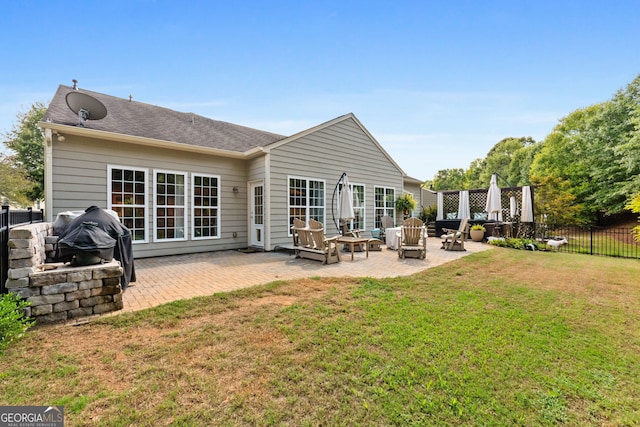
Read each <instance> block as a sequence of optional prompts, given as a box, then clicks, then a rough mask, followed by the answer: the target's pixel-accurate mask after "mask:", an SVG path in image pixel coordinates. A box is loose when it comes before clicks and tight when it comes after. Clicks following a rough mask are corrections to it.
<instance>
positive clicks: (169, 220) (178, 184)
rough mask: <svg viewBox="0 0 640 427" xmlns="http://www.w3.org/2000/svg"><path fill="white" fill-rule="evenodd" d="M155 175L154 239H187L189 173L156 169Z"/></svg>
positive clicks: (161, 240) (158, 240)
mask: <svg viewBox="0 0 640 427" xmlns="http://www.w3.org/2000/svg"><path fill="white" fill-rule="evenodd" d="M154 177H155V182H154V191H153V208H154V222H153V234H154V240H155V241H157V242H166V241H170V240H186V238H187V236H186V230H185V227H186V223H187V207H186V203H187V197H186V189H187V175H186V174H185V173H184V172H175V171H165V170H155V171H154Z"/></svg>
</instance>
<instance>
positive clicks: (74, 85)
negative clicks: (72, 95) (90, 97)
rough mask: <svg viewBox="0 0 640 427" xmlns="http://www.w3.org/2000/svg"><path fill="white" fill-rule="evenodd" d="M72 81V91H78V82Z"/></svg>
mask: <svg viewBox="0 0 640 427" xmlns="http://www.w3.org/2000/svg"><path fill="white" fill-rule="evenodd" d="M71 81H72V82H73V88H72V89H73V90H78V80H76V79H73V80H71Z"/></svg>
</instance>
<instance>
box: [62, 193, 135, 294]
mask: <svg viewBox="0 0 640 427" xmlns="http://www.w3.org/2000/svg"><path fill="white" fill-rule="evenodd" d="M83 222H88V223H93V224H96V226H97V227H98V228H100V229H102V230H103V231H105V232H106V233H107V234H108V235H109V236H110V237H111V238H112V239H115V241H116V244H115V246H114V247H113V249H114V252H113V258H115V259H117V260H118V261H120V264H121V265H122V270H123V272H122V279H121V282H122V290H125V288H126V287H127V285H128V284H129V283H130V282H135V281H136V272H135V267H134V265H133V247H132V244H131V242H132V238H131V232H130V231H129V229H128V228H127V227H125V226H124V225H122V223H121V222H120V221H118V220H117V219H116V218H115V217H114V216H113V215H111V214H110V213H108V212H107V211H105V210H103V209H100V208H99V207H98V206H91V207H89V208H87V210H85V211H84V213H83V214H82V215H80V216H79V217H77V218H74V219H73V221H71V223H70V224H69V225H68V226H67V228H66V230H65V231H64V233H63V234H62V235H60V239H61V240H62V239H64V238H65V236H68V235H69V234H70V233H71V231H72V230H74V229H76V228H78V227H80V226H81V225H82V223H83ZM68 260H70V258H68ZM63 261H64V259H63Z"/></svg>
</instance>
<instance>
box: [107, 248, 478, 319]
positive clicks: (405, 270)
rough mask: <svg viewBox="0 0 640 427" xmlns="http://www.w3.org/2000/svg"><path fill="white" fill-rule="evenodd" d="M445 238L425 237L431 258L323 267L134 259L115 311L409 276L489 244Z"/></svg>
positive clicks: (389, 256) (228, 259)
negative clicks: (285, 285)
mask: <svg viewBox="0 0 640 427" xmlns="http://www.w3.org/2000/svg"><path fill="white" fill-rule="evenodd" d="M440 245H441V239H439V238H429V239H428V240H427V257H426V259H424V260H421V259H411V258H407V259H400V258H398V254H397V252H396V251H394V250H390V249H387V248H386V247H385V246H382V251H379V252H369V258H368V259H367V258H366V255H365V253H364V252H356V254H355V258H354V260H353V261H351V254H350V253H348V252H342V253H341V258H342V261H341V262H339V263H336V264H330V265H322V264H320V262H318V261H313V260H307V259H296V258H295V257H294V256H293V255H291V254H288V253H286V252H280V251H278V252H256V253H243V252H240V251H218V252H207V253H200V254H191V255H177V256H167V257H157V258H145V259H137V260H135V268H136V276H137V281H136V282H135V283H131V285H130V286H129V287H128V288H127V290H126V291H125V293H124V308H123V309H122V310H121V311H118V312H115V313H114V314H118V313H123V312H129V311H136V310H142V309H145V308H149V307H154V306H157V305H161V304H165V303H168V302H171V301H175V300H179V299H188V298H193V297H197V296H205V295H212V294H214V293H217V292H228V291H233V290H237V289H241V288H247V287H251V286H255V285H260V284H265V283H269V282H272V281H275V280H289V279H297V278H306V277H375V278H384V277H397V276H407V275H410V274H413V273H417V272H419V271H422V270H425V269H428V268H431V267H435V266H438V265H441V264H444V263H446V262H449V261H452V260H455V259H458V258H461V257H463V256H465V255H469V254H471V253H474V252H479V251H483V250H487V249H489V248H490V246H489V245H487V244H482V243H476V242H472V241H467V242H465V248H466V249H467V250H466V251H464V252H461V251H457V252H454V251H444V250H442V249H440Z"/></svg>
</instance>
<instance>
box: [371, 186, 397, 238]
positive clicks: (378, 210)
mask: <svg viewBox="0 0 640 427" xmlns="http://www.w3.org/2000/svg"><path fill="white" fill-rule="evenodd" d="M373 208H374V210H375V211H374V217H375V221H376V223H375V227H376V228H380V227H382V221H381V220H380V218H382V217H383V216H385V215H386V216H390V217H391V218H393V222H394V224H395V220H396V190H395V189H394V188H390V187H375V188H374V207H373Z"/></svg>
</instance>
